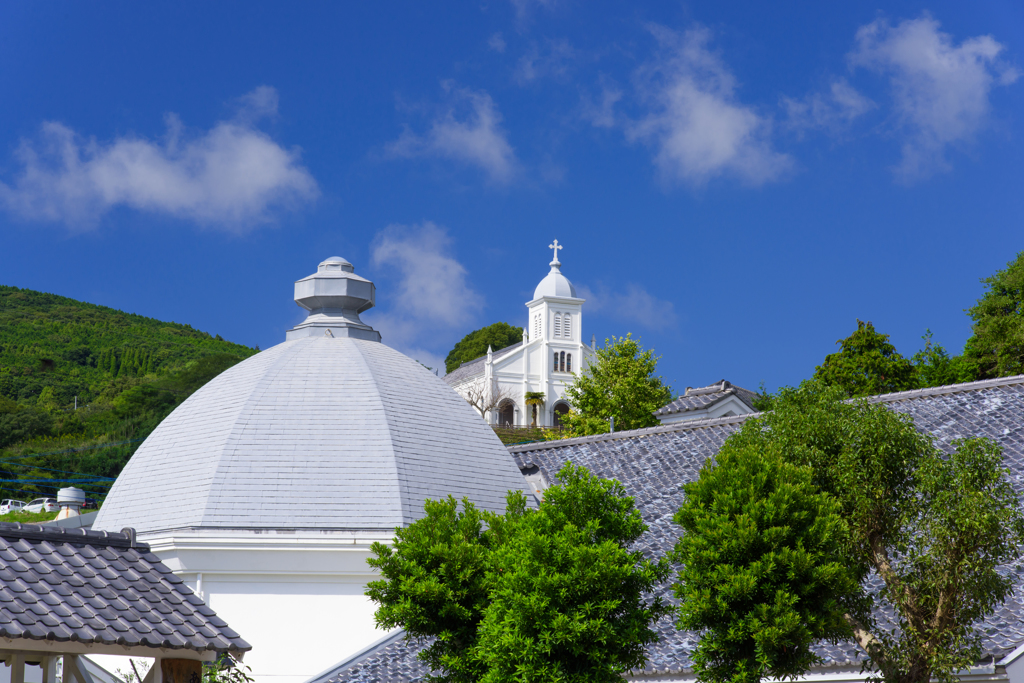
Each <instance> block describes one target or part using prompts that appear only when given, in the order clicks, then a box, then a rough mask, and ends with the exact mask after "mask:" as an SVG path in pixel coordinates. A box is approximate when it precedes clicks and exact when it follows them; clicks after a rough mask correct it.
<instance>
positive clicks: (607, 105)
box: [580, 76, 622, 128]
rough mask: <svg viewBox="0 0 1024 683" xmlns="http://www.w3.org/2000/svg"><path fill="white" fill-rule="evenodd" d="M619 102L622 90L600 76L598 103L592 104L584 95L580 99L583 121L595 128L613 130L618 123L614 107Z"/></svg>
mask: <svg viewBox="0 0 1024 683" xmlns="http://www.w3.org/2000/svg"><path fill="white" fill-rule="evenodd" d="M620 100H622V90H620V89H619V88H618V87H617V86H616V85H615V84H614V83H612V82H611V81H609V80H608V79H606V78H604V77H603V76H602V78H601V101H600V102H594V101H593V100H592V99H591V98H590V95H588V94H586V93H584V94H583V95H581V97H580V105H581V109H582V118H583V120H584V121H587V122H588V123H590V124H591V125H593V126H595V127H596V128H614V127H615V125H616V124H617V123H618V118H617V116H616V113H615V107H616V105H617V104H618V103H619V101H620Z"/></svg>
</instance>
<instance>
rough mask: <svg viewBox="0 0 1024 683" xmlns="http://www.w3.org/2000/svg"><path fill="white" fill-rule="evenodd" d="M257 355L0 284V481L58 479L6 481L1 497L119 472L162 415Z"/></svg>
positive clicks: (173, 327) (174, 327)
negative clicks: (29, 481) (63, 480)
mask: <svg viewBox="0 0 1024 683" xmlns="http://www.w3.org/2000/svg"><path fill="white" fill-rule="evenodd" d="M255 352H256V350H255V349H250V348H248V347H245V346H241V345H238V344H232V343H230V342H226V341H223V340H222V339H220V338H219V337H213V336H211V335H209V334H207V333H205V332H200V331H199V330H196V329H193V328H192V327H190V326H188V325H180V324H177V323H168V322H163V321H160V320H154V319H152V318H146V317H143V316H140V315H133V314H129V313H124V312H122V311H116V310H113V309H110V308H106V307H103V306H96V305H93V304H88V303H84V302H80V301H75V300H74V299H69V298H67V297H61V296H56V295H53V294H44V293H42V292H34V291H32V290H27V289H18V288H16V287H4V286H0V449H3V452H2V453H0V455H3V456H5V457H4V458H3V460H4V461H5V462H7V463H8V464H7V465H4V466H3V467H2V468H0V475H2V476H0V478H2V479H35V480H46V479H54V480H55V481H54V483H53V484H52V485H49V484H48V483H46V486H44V485H43V484H21V483H19V482H6V483H4V484H3V486H2V487H0V497H14V498H31V497H35V496H36V495H39V494H41V493H49V494H52V493H54V492H55V491H56V489H58V488H60V482H59V479H60V477H62V476H65V477H73V478H80V476H81V475H83V474H84V475H95V476H103V477H116V476H117V474H118V473H120V471H121V467H123V465H124V464H125V462H127V460H128V457H130V455H131V453H132V452H133V451H134V449H135V448H136V447H137V446H138V443H139V442H140V441H141V440H142V439H143V438H145V436H147V435H148V434H149V432H150V431H151V430H152V429H153V428H154V427H155V426H156V425H157V424H158V423H159V422H160V420H162V419H163V417H164V416H166V415H167V413H169V412H170V411H171V410H173V408H174V407H175V406H176V405H178V404H179V403H180V402H181V401H183V400H184V399H185V398H187V397H188V395H189V394H191V393H192V392H193V391H195V390H196V389H198V388H199V387H200V386H202V385H203V384H205V383H206V382H207V381H209V380H210V379H211V378H212V377H214V376H216V375H217V374H219V373H220V372H221V371H223V370H224V369H226V368H228V367H230V366H231V365H234V364H235V363H237V362H238V361H240V360H242V359H243V358H246V357H248V356H250V355H252V354H253V353H255ZM76 397H77V408H78V409H77V410H76V409H75V406H76ZM80 449H84V450H80ZM79 450H80V453H81V454H78V453H76V451H79ZM39 452H42V453H46V455H43V456H40V457H22V456H26V455H28V454H31V453H39ZM36 467H38V468H39V469H34V468H36ZM44 468H45V469H44ZM85 488H87V489H90V488H94V487H90V486H86V487H85ZM101 490H102V487H100V488H97V490H96V491H94V492H95V493H100V492H101Z"/></svg>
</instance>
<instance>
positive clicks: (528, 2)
mask: <svg viewBox="0 0 1024 683" xmlns="http://www.w3.org/2000/svg"><path fill="white" fill-rule="evenodd" d="M510 2H511V3H512V7H513V8H514V9H515V11H516V20H517V21H518V22H519V23H520V24H523V23H525V22H526V20H527V19H529V17H530V15H531V13H532V12H533V10H534V8H537V7H540V8H543V9H546V10H551V9H554V7H555V5H557V4H558V0H510Z"/></svg>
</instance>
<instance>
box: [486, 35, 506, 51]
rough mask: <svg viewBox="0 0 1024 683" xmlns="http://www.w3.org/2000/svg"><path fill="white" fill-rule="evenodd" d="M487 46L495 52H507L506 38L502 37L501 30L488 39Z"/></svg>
mask: <svg viewBox="0 0 1024 683" xmlns="http://www.w3.org/2000/svg"><path fill="white" fill-rule="evenodd" d="M487 47H489V48H491V49H492V50H494V51H495V52H499V53H502V52H505V47H506V45H505V39H504V38H503V37H502V35H501V31H498V32H497V33H495V34H494V35H492V36H491V37H490V38H489V39H488V40H487Z"/></svg>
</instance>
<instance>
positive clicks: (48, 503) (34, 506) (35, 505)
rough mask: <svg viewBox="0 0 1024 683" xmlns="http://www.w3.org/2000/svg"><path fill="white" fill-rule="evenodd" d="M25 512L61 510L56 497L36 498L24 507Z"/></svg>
mask: <svg viewBox="0 0 1024 683" xmlns="http://www.w3.org/2000/svg"><path fill="white" fill-rule="evenodd" d="M24 511H25V512H60V505H57V500H56V499H55V498H36V499H35V500H33V501H32V502H31V503H29V504H28V505H26V506H25V507H24Z"/></svg>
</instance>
